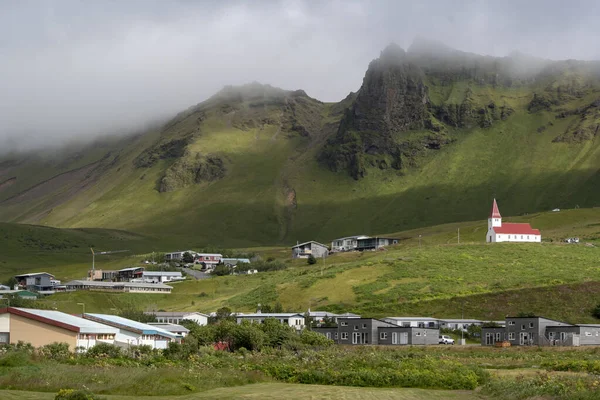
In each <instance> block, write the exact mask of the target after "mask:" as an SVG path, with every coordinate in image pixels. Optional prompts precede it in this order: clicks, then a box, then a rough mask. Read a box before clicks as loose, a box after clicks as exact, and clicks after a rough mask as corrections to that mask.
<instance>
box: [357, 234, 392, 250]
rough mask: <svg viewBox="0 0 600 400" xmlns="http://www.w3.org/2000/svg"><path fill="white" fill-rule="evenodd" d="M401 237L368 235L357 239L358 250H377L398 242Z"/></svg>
mask: <svg viewBox="0 0 600 400" xmlns="http://www.w3.org/2000/svg"><path fill="white" fill-rule="evenodd" d="M398 242H399V239H395V238H377V237H367V238H360V239H357V240H356V250H358V251H363V250H376V249H379V248H381V247H385V246H390V245H392V244H397V243H398Z"/></svg>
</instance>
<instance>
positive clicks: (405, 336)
mask: <svg viewBox="0 0 600 400" xmlns="http://www.w3.org/2000/svg"><path fill="white" fill-rule="evenodd" d="M400 344H408V332H400Z"/></svg>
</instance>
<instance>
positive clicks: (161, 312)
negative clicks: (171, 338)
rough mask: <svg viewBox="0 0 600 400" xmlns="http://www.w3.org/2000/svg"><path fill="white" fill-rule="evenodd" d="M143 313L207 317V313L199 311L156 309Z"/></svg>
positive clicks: (159, 315) (160, 315)
mask: <svg viewBox="0 0 600 400" xmlns="http://www.w3.org/2000/svg"><path fill="white" fill-rule="evenodd" d="M144 314H148V315H156V316H157V317H181V318H184V317H187V316H189V315H201V316H203V317H207V318H208V315H206V314H203V313H201V312H197V311H156V312H152V311H147V312H145V313H144Z"/></svg>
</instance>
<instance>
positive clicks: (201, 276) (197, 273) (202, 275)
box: [179, 268, 211, 279]
mask: <svg viewBox="0 0 600 400" xmlns="http://www.w3.org/2000/svg"><path fill="white" fill-rule="evenodd" d="M179 270H180V271H183V272H185V273H187V274H188V275H190V276H193V277H194V278H196V279H208V278H210V277H211V274H207V273H206V272H201V271H198V270H197V269H191V268H179Z"/></svg>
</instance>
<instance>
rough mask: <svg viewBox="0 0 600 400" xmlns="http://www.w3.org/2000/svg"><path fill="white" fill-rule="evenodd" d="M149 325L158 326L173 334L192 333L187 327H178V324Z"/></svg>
mask: <svg viewBox="0 0 600 400" xmlns="http://www.w3.org/2000/svg"><path fill="white" fill-rule="evenodd" d="M148 325H152V326H156V327H157V328H160V329H164V330H166V331H169V332H172V333H177V332H185V333H189V332H190V330H189V329H188V328H186V327H185V326H182V325H178V324H168V323H162V322H150V323H149V324H148Z"/></svg>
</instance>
